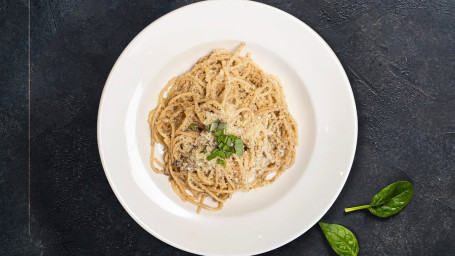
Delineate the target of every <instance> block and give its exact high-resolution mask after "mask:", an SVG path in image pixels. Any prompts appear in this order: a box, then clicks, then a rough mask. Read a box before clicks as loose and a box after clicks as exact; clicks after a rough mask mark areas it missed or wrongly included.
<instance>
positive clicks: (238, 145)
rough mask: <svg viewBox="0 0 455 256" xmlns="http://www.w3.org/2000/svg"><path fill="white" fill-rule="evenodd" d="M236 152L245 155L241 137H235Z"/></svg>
mask: <svg viewBox="0 0 455 256" xmlns="http://www.w3.org/2000/svg"><path fill="white" fill-rule="evenodd" d="M234 149H235V153H236V154H237V155H238V156H243V141H242V139H240V138H237V139H235V141H234Z"/></svg>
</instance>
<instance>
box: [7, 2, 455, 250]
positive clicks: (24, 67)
mask: <svg viewBox="0 0 455 256" xmlns="http://www.w3.org/2000/svg"><path fill="white" fill-rule="evenodd" d="M191 2H192V1H190V0H188V1H183V0H180V1H166V0H160V1H151V0H143V1H127V0H100V1H81V0H60V1H58V0H50V1H45V0H32V1H31V5H30V6H29V4H28V2H27V1H26V0H3V1H0V47H1V50H0V59H1V64H0V67H1V69H0V70H1V73H0V74H1V79H0V81H1V82H0V138H1V143H0V150H1V151H0V254H2V255H187V253H185V252H183V251H180V250H178V249H175V248H173V247H171V246H168V245H166V244H165V243H163V242H161V241H159V240H157V239H155V238H154V237H153V236H151V235H149V234H148V233H147V232H146V231H144V230H143V229H142V228H141V227H139V225H137V224H136V223H135V222H134V221H133V220H132V219H131V218H130V217H129V215H128V214H127V213H126V211H125V210H124V209H123V208H122V207H121V205H120V204H119V202H118V201H117V199H116V198H115V196H114V193H113V192H112V190H111V188H110V187H109V184H108V182H107V180H106V178H105V176H104V172H103V169H102V166H101V164H100V159H99V155H98V150H97V143H96V117H97V110H98V102H99V98H100V95H101V91H102V89H103V86H104V82H105V80H106V78H107V76H108V74H109V71H110V69H111V68H112V66H113V64H114V62H115V60H116V59H117V57H118V56H119V55H120V53H121V52H122V50H123V49H124V47H126V45H127V44H128V43H129V42H130V40H131V39H132V38H133V37H134V36H135V35H136V34H137V33H139V32H140V31H141V30H142V29H143V28H144V27H145V26H146V25H148V24H149V23H151V22H152V21H154V20H155V19H157V18H158V17H160V16H162V15H164V14H166V13H168V12H170V11H172V10H174V9H176V8H178V7H181V6H183V5H186V4H187V3H191ZM263 2H265V3H267V4H270V5H273V6H275V7H278V8H280V9H282V10H284V11H286V12H289V13H290V14H292V15H294V16H296V17H298V18H299V19H300V20H302V21H304V22H305V23H307V24H308V25H310V26H311V27H312V28H313V29H314V30H316V31H317V32H318V33H319V34H320V35H321V36H322V37H323V38H324V39H325V40H326V41H327V43H328V44H329V45H330V46H331V47H332V49H333V50H334V51H335V52H336V54H337V56H338V58H339V59H340V61H341V63H342V64H343V66H344V68H345V70H346V72H347V74H348V77H349V79H350V81H351V84H352V89H353V91H354V95H355V98H356V103H357V107H358V116H359V139H358V147H357V153H356V157H355V161H354V165H353V168H352V171H351V174H350V177H349V179H348V181H347V184H346V186H345V187H344V189H343V191H342V193H341V195H340V196H339V198H338V200H337V201H336V202H335V204H334V205H333V207H332V208H331V209H330V211H329V212H328V213H327V214H326V216H324V218H323V220H325V221H327V222H335V223H339V224H343V225H345V226H347V227H349V228H350V229H351V230H353V231H354V232H355V234H356V235H357V238H358V239H359V242H360V248H361V249H360V250H361V255H454V254H455V233H454V232H453V230H455V223H454V222H455V111H454V110H455V15H454V13H455V3H454V1H451V0H435V1H425V0H401V1H391V0H390V1H378V0H356V1H347V0H345V1H337V0H326V1H320V0H302V1H297V0H293V1H278V0H274V1H272V0H270V1H263ZM29 7H30V9H29ZM29 14H30V20H29ZM29 21H30V23H29ZM29 24H30V28H31V29H30V30H29ZM29 32H30V41H29V40H28V38H29V36H28V34H29ZM29 42H30V47H31V50H30V57H31V58H30V69H29V62H28V54H29V50H28V43H29ZM29 71H30V97H29V95H28V81H29V80H28V79H29ZM29 100H30V104H29ZM29 107H30V122H29V119H28V118H29ZM29 125H30V158H29V146H28V145H29V142H28V141H29V139H28V138H29ZM29 164H30V176H29V169H28V166H29ZM29 178H30V183H29ZM402 179H403V180H410V181H411V182H413V184H414V186H415V194H414V197H413V199H412V201H411V203H410V204H409V205H408V206H407V207H406V209H405V210H404V211H403V212H402V213H400V214H398V215H396V216H394V217H391V218H389V219H386V220H382V219H378V218H376V217H373V216H371V215H369V214H368V213H367V212H357V213H352V214H348V215H345V214H344V213H343V209H344V207H346V206H352V205H356V204H359V203H367V202H368V201H369V200H370V199H371V197H372V195H374V194H375V193H376V192H377V191H378V190H380V189H381V188H382V187H384V186H385V185H387V184H389V183H392V182H394V181H397V180H402ZM29 192H30V193H29ZM29 195H30V197H29ZM315 196H317V195H315ZM29 200H30V217H31V218H30V219H29V218H28V209H29ZM29 225H30V232H29ZM267 255H333V252H332V251H331V249H330V248H329V246H328V244H327V242H326V241H325V240H324V238H323V235H322V233H321V232H320V230H319V228H318V227H313V228H312V229H310V230H309V231H308V232H307V233H305V234H304V235H302V236H301V237H299V238H297V239H296V240H294V241H293V242H291V243H289V244H287V245H285V246H283V247H281V248H279V249H276V250H274V251H271V252H269V253H267Z"/></svg>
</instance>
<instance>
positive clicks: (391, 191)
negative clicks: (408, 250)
mask: <svg viewBox="0 0 455 256" xmlns="http://www.w3.org/2000/svg"><path fill="white" fill-rule="evenodd" d="M413 193H414V187H413V186H412V184H411V183H410V182H409V181H398V182H395V183H392V184H390V185H388V186H387V187H385V188H383V189H382V190H381V191H379V193H377V194H376V195H375V196H374V197H373V199H372V200H371V202H370V204H367V205H361V206H356V207H351V208H346V209H344V211H345V212H352V211H356V210H360V209H368V210H369V211H370V212H371V213H372V214H374V215H376V216H378V217H381V218H385V217H389V216H392V215H394V214H397V213H399V212H400V211H401V210H403V208H404V207H405V206H406V205H407V204H408V203H409V201H411V198H412V195H413Z"/></svg>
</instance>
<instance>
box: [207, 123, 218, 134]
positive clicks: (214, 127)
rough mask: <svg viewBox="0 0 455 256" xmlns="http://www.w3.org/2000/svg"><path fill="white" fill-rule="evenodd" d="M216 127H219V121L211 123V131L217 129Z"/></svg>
mask: <svg viewBox="0 0 455 256" xmlns="http://www.w3.org/2000/svg"><path fill="white" fill-rule="evenodd" d="M216 127H218V123H217V122H213V123H212V124H211V125H210V129H209V132H213V131H215V130H216Z"/></svg>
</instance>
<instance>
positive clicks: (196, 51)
mask: <svg viewBox="0 0 455 256" xmlns="http://www.w3.org/2000/svg"><path fill="white" fill-rule="evenodd" d="M234 13H235V15H233V14H234ZM240 42H245V43H246V47H245V49H244V50H243V54H244V53H246V52H250V53H251V55H252V58H253V60H254V61H255V62H256V63H257V64H258V65H259V66H260V67H261V68H262V69H263V70H264V71H265V72H267V73H270V74H274V75H277V76H279V77H280V78H281V80H282V83H283V87H284V92H285V94H286V97H287V103H288V106H289V109H290V111H291V113H292V115H293V116H294V118H295V119H296V121H297V123H298V132H299V146H298V148H297V151H296V153H297V157H296V162H295V164H294V165H293V166H292V168H290V169H289V170H287V171H286V172H285V173H284V174H283V175H282V176H281V177H280V179H279V180H278V181H276V182H275V183H274V184H272V185H271V186H268V187H265V188H261V189H258V190H255V191H250V192H247V193H237V194H234V196H233V198H232V199H230V200H228V201H227V202H226V204H225V206H224V208H223V210H222V211H219V212H209V211H202V213H201V214H196V208H195V206H193V205H191V204H189V203H184V202H182V201H181V200H180V198H179V197H178V196H177V195H175V194H174V192H173V191H172V188H171V187H170V184H169V182H168V180H167V178H166V177H165V176H163V175H158V174H155V173H154V172H153V171H152V170H151V168H150V166H149V155H150V131H149V126H148V124H147V116H148V112H149V111H150V110H152V109H153V108H154V107H155V106H156V103H157V97H158V93H159V91H160V90H161V89H162V88H163V87H164V85H165V84H166V83H167V81H168V80H170V79H171V78H172V77H173V76H176V75H180V74H182V73H184V72H186V71H187V70H188V69H189V68H190V67H191V66H192V65H194V64H195V63H196V61H197V60H198V59H199V58H200V57H202V56H204V55H207V54H208V53H210V52H211V51H212V50H214V49H218V48H226V49H228V50H233V49H235V48H236V47H237V46H238V45H239V43H240ZM356 139H357V116H356V110H355V103H354V98H353V96H352V91H351V88H350V85H349V81H348V79H347V77H346V74H345V72H344V70H343V68H342V66H341V64H340V63H339V61H338V59H337V58H336V56H335V55H334V53H333V52H332V51H331V50H330V48H329V47H328V46H327V44H326V43H325V42H324V41H323V40H322V39H321V38H320V37H319V36H318V35H317V34H316V33H315V32H314V31H313V30H311V29H310V28H309V27H308V26H306V25H305V24H303V23H302V22H300V21H299V20H297V19H296V18H294V17H292V16H290V15H289V14H286V13H284V12H282V11H280V10H278V9H275V8H273V7H270V6H267V5H263V4H259V3H255V2H248V1H208V2H201V3H197V4H192V5H189V6H187V7H184V8H181V9H178V10H176V11H174V12H172V13H170V14H168V15H166V16H164V17H162V18H160V19H159V20H157V21H155V22H154V23H152V24H151V25H150V26H148V27H147V28H146V29H144V30H143V31H142V32H141V33H140V34H139V35H138V36H137V37H136V38H135V39H134V40H133V41H132V42H131V43H130V44H129V46H128V47H127V48H126V49H125V51H124V52H123V53H122V55H121V56H120V57H119V59H118V60H117V62H116V64H115V66H114V68H113V69H112V71H111V74H110V75H109V78H108V80H107V82H106V86H105V89H104V91H103V95H102V98H101V102H100V109H99V115H98V145H99V150H100V155H101V160H102V163H103V166H104V170H105V172H106V176H107V178H108V180H109V183H110V184H111V186H112V189H113V190H114V192H115V194H116V196H117V198H118V199H119V201H120V202H121V203H122V205H123V207H124V208H125V209H126V210H127V211H128V213H129V214H130V215H131V216H132V217H133V218H134V219H135V220H136V221H137V222H138V223H139V224H140V225H141V226H142V227H143V228H144V229H146V230H147V231H149V232H150V233H151V234H153V235H154V236H156V237H157V238H159V239H161V240H163V241H164V242H166V243H169V244H171V245H173V246H175V247H178V248H181V249H183V250H186V251H190V252H194V253H199V254H211V255H213V254H216V255H234V254H235V255H238V254H244V255H249V254H256V253H261V252H265V251H268V250H271V249H274V248H276V247H278V246H281V245H283V244H285V243H287V242H289V241H291V240H292V239H294V238H296V237H297V236H299V235H301V234H303V233H304V232H305V231H307V230H308V229H309V228H310V227H311V226H313V225H314V224H315V223H316V222H317V221H318V220H319V219H320V218H321V217H322V216H323V215H324V213H325V212H326V211H327V210H328V209H329V208H330V206H331V205H332V203H333V202H334V201H335V199H336V197H337V196H338V194H339V192H340V191H341V189H342V187H343V185H344V183H345V181H346V179H347V176H348V174H349V170H350V167H351V164H352V160H353V156H354V151H355V146H356Z"/></svg>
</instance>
